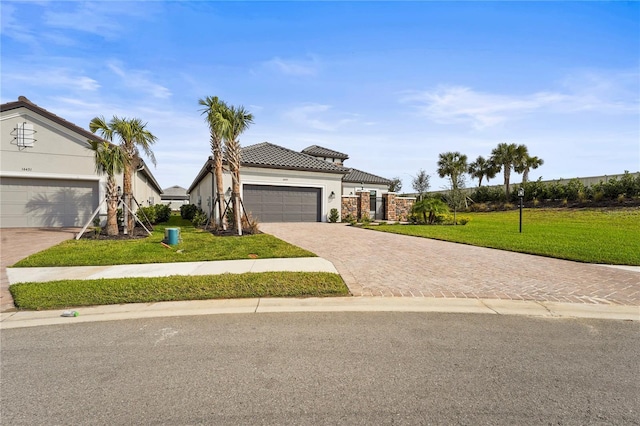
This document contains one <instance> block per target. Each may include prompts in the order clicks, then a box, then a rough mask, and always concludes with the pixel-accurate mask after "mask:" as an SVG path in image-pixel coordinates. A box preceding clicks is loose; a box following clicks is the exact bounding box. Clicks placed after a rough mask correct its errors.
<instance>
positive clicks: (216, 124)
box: [198, 96, 228, 228]
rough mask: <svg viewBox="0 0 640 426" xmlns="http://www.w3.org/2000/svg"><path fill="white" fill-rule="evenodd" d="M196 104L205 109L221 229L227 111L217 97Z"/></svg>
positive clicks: (203, 112) (208, 97) (225, 106)
mask: <svg viewBox="0 0 640 426" xmlns="http://www.w3.org/2000/svg"><path fill="white" fill-rule="evenodd" d="M198 103H199V104H200V105H202V106H204V107H205V108H202V110H201V111H202V114H206V115H207V116H206V121H207V123H208V124H209V131H210V132H211V139H210V143H211V154H212V156H213V169H214V173H215V179H216V200H215V203H217V204H218V218H217V222H216V223H217V225H218V226H219V227H220V228H222V226H223V223H224V217H223V216H224V211H223V207H222V201H223V200H224V185H223V184H222V157H223V151H222V148H223V142H222V138H223V129H224V121H223V117H224V113H223V112H224V110H226V109H228V107H227V104H225V103H224V102H223V101H221V100H220V99H218V97H217V96H207V97H206V98H204V99H199V100H198ZM215 203H214V204H215ZM214 209H215V205H214Z"/></svg>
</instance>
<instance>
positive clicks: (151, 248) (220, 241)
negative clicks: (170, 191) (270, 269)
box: [13, 216, 316, 267]
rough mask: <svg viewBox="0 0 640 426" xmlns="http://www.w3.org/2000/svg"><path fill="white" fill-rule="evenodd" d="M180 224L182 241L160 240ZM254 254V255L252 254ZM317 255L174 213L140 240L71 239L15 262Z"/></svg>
mask: <svg viewBox="0 0 640 426" xmlns="http://www.w3.org/2000/svg"><path fill="white" fill-rule="evenodd" d="M166 227H180V229H181V231H180V233H181V237H182V241H181V242H180V243H179V244H178V245H176V246H172V248H170V249H169V248H166V247H164V246H162V245H161V244H160V242H161V241H162V239H163V238H164V228H166ZM249 255H251V256H249ZM315 256H316V255H315V254H313V253H311V252H309V251H306V250H303V249H301V248H299V247H296V246H294V245H291V244H289V243H286V242H284V241H282V240H279V239H278V238H275V237H273V236H271V235H267V234H257V235H245V236H242V237H229V236H225V237H218V236H214V235H212V234H211V233H210V232H207V231H203V230H200V229H196V228H194V227H193V226H192V225H191V222H188V221H185V220H183V219H181V218H180V217H179V216H172V217H171V219H170V221H169V222H167V223H166V224H164V225H158V226H156V227H155V230H154V231H153V235H151V236H150V237H148V238H144V239H138V240H120V241H112V240H90V239H89V240H88V239H80V240H77V241H76V240H68V241H64V242H63V243H61V244H58V245H57V246H54V247H51V248H49V249H47V250H44V251H41V252H39V253H36V254H34V255H31V256H29V257H27V258H26V259H23V260H21V261H19V262H18V263H16V264H15V265H13V266H14V267H27V266H40V267H42V266H92V265H93V266H96V265H122V264H137V263H169V262H199V261H208V260H231V259H249V258H250V257H251V258H252V257H257V258H258V259H266V258H278V257H315Z"/></svg>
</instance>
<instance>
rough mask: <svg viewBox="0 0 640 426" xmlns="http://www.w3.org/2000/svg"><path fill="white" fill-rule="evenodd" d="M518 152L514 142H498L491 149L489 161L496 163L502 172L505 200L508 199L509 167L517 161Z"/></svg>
mask: <svg viewBox="0 0 640 426" xmlns="http://www.w3.org/2000/svg"><path fill="white" fill-rule="evenodd" d="M520 146H524V145H520ZM519 154H520V153H519V152H518V146H517V145H516V144H515V143H500V144H498V146H497V147H495V148H494V149H493V151H491V160H490V161H491V162H492V163H494V164H495V165H496V167H497V168H498V171H500V170H502V172H503V173H504V188H505V194H506V196H507V200H508V199H509V180H510V179H511V168H512V167H514V166H515V165H516V164H517V163H518V158H519Z"/></svg>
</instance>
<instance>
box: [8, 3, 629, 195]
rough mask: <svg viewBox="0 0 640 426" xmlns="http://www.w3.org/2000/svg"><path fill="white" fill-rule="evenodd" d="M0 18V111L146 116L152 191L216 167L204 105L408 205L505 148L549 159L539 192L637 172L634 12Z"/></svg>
mask: <svg viewBox="0 0 640 426" xmlns="http://www.w3.org/2000/svg"><path fill="white" fill-rule="evenodd" d="M0 15H1V19H2V26H1V40H0V41H1V45H0V47H1V53H0V54H1V58H0V59H1V63H0V101H1V102H2V103H5V102H11V101H15V100H17V99H18V96H26V97H27V98H28V99H29V100H31V101H32V102H33V103H35V104H37V105H39V106H41V107H43V108H45V109H47V110H49V111H50V112H52V113H54V114H56V115H59V116H61V117H62V118H64V119H66V120H68V121H71V122H73V123H75V124H77V125H79V126H81V127H83V128H85V129H88V127H89V122H90V120H91V119H92V118H93V117H96V116H104V117H106V118H111V117H113V116H114V115H117V116H119V117H128V118H133V117H136V118H140V119H141V120H143V121H144V122H146V123H147V128H148V130H149V131H151V133H153V134H154V135H155V136H156V137H157V138H158V139H157V142H156V144H155V145H154V146H153V147H152V149H153V152H154V153H155V156H156V159H157V166H156V167H155V168H152V173H153V174H154V176H155V177H156V179H157V180H158V182H159V183H160V186H161V187H163V188H167V187H170V186H173V185H180V186H183V187H185V188H188V187H189V186H190V185H191V183H192V182H193V180H194V178H195V177H196V174H197V173H198V171H199V170H200V169H201V167H202V166H203V164H204V163H205V161H206V159H207V157H208V156H209V155H210V154H211V152H210V147H209V129H208V127H207V124H206V122H205V121H204V118H203V116H202V115H201V111H200V109H201V107H200V106H199V105H198V100H199V99H200V98H204V97H206V96H218V97H219V98H221V99H222V100H224V101H226V102H227V103H229V104H231V105H236V106H239V105H243V106H244V107H245V108H246V109H248V110H249V111H250V112H251V113H253V115H254V124H253V125H252V126H251V127H250V128H249V129H248V130H247V131H246V132H245V133H244V134H242V135H241V137H240V142H241V144H242V146H248V145H252V144H255V143H260V142H265V141H267V142H271V143H274V144H277V145H281V146H284V147H286V148H290V149H293V150H296V151H300V150H302V149H304V148H306V147H308V146H310V145H320V146H323V147H326V148H330V149H333V150H336V151H340V152H343V153H345V154H348V155H349V159H348V160H347V161H346V162H345V166H349V167H354V168H357V169H360V170H364V171H366V172H369V173H373V174H376V175H379V176H383V177H386V178H395V177H398V178H400V179H401V180H402V181H403V187H402V191H403V192H404V191H407V192H411V191H412V189H411V180H412V178H413V177H414V176H416V174H417V173H418V172H419V171H420V170H421V169H422V170H425V171H426V172H427V174H429V175H430V176H431V190H438V189H443V188H444V187H446V185H447V182H446V179H442V178H439V177H438V174H437V162H438V155H439V154H441V153H444V152H451V151H459V152H461V153H462V154H465V155H467V157H468V159H469V161H473V160H475V159H476V158H477V157H478V156H480V155H482V156H484V157H485V158H487V157H489V156H490V154H491V150H492V149H493V148H495V147H496V146H497V145H498V144H499V143H502V142H507V143H516V144H524V145H526V146H527V147H528V149H529V154H530V155H535V156H538V157H539V158H542V159H543V160H544V164H543V165H542V166H541V167H540V168H538V169H537V170H532V171H531V173H530V179H533V180H535V179H538V178H539V177H542V179H544V180H549V179H560V178H572V177H587V176H598V175H611V174H617V173H622V172H624V171H625V170H629V171H631V172H636V171H640V2H627V1H612V2H552V1H545V2H479V1H478V2H398V1H394V2H366V1H358V2H327V1H323V2H305V1H296V2H263V1H252V2H213V1H136V2H120V1H98V2H78V1H62V2H56V1H22V2H12V1H7V0H2V2H1V3H0ZM147 163H149V161H147ZM519 181H520V177H519V176H515V177H512V182H519ZM490 183H491V184H501V183H502V178H501V176H499V177H496V179H493V180H491V181H490ZM466 184H467V186H475V185H477V181H472V180H471V179H469V178H468V179H467V182H466Z"/></svg>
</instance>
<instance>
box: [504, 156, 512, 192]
mask: <svg viewBox="0 0 640 426" xmlns="http://www.w3.org/2000/svg"><path fill="white" fill-rule="evenodd" d="M510 178H511V165H509V164H505V165H504V186H505V195H506V197H507V200H506V201H509V194H510V192H509V180H510Z"/></svg>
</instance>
